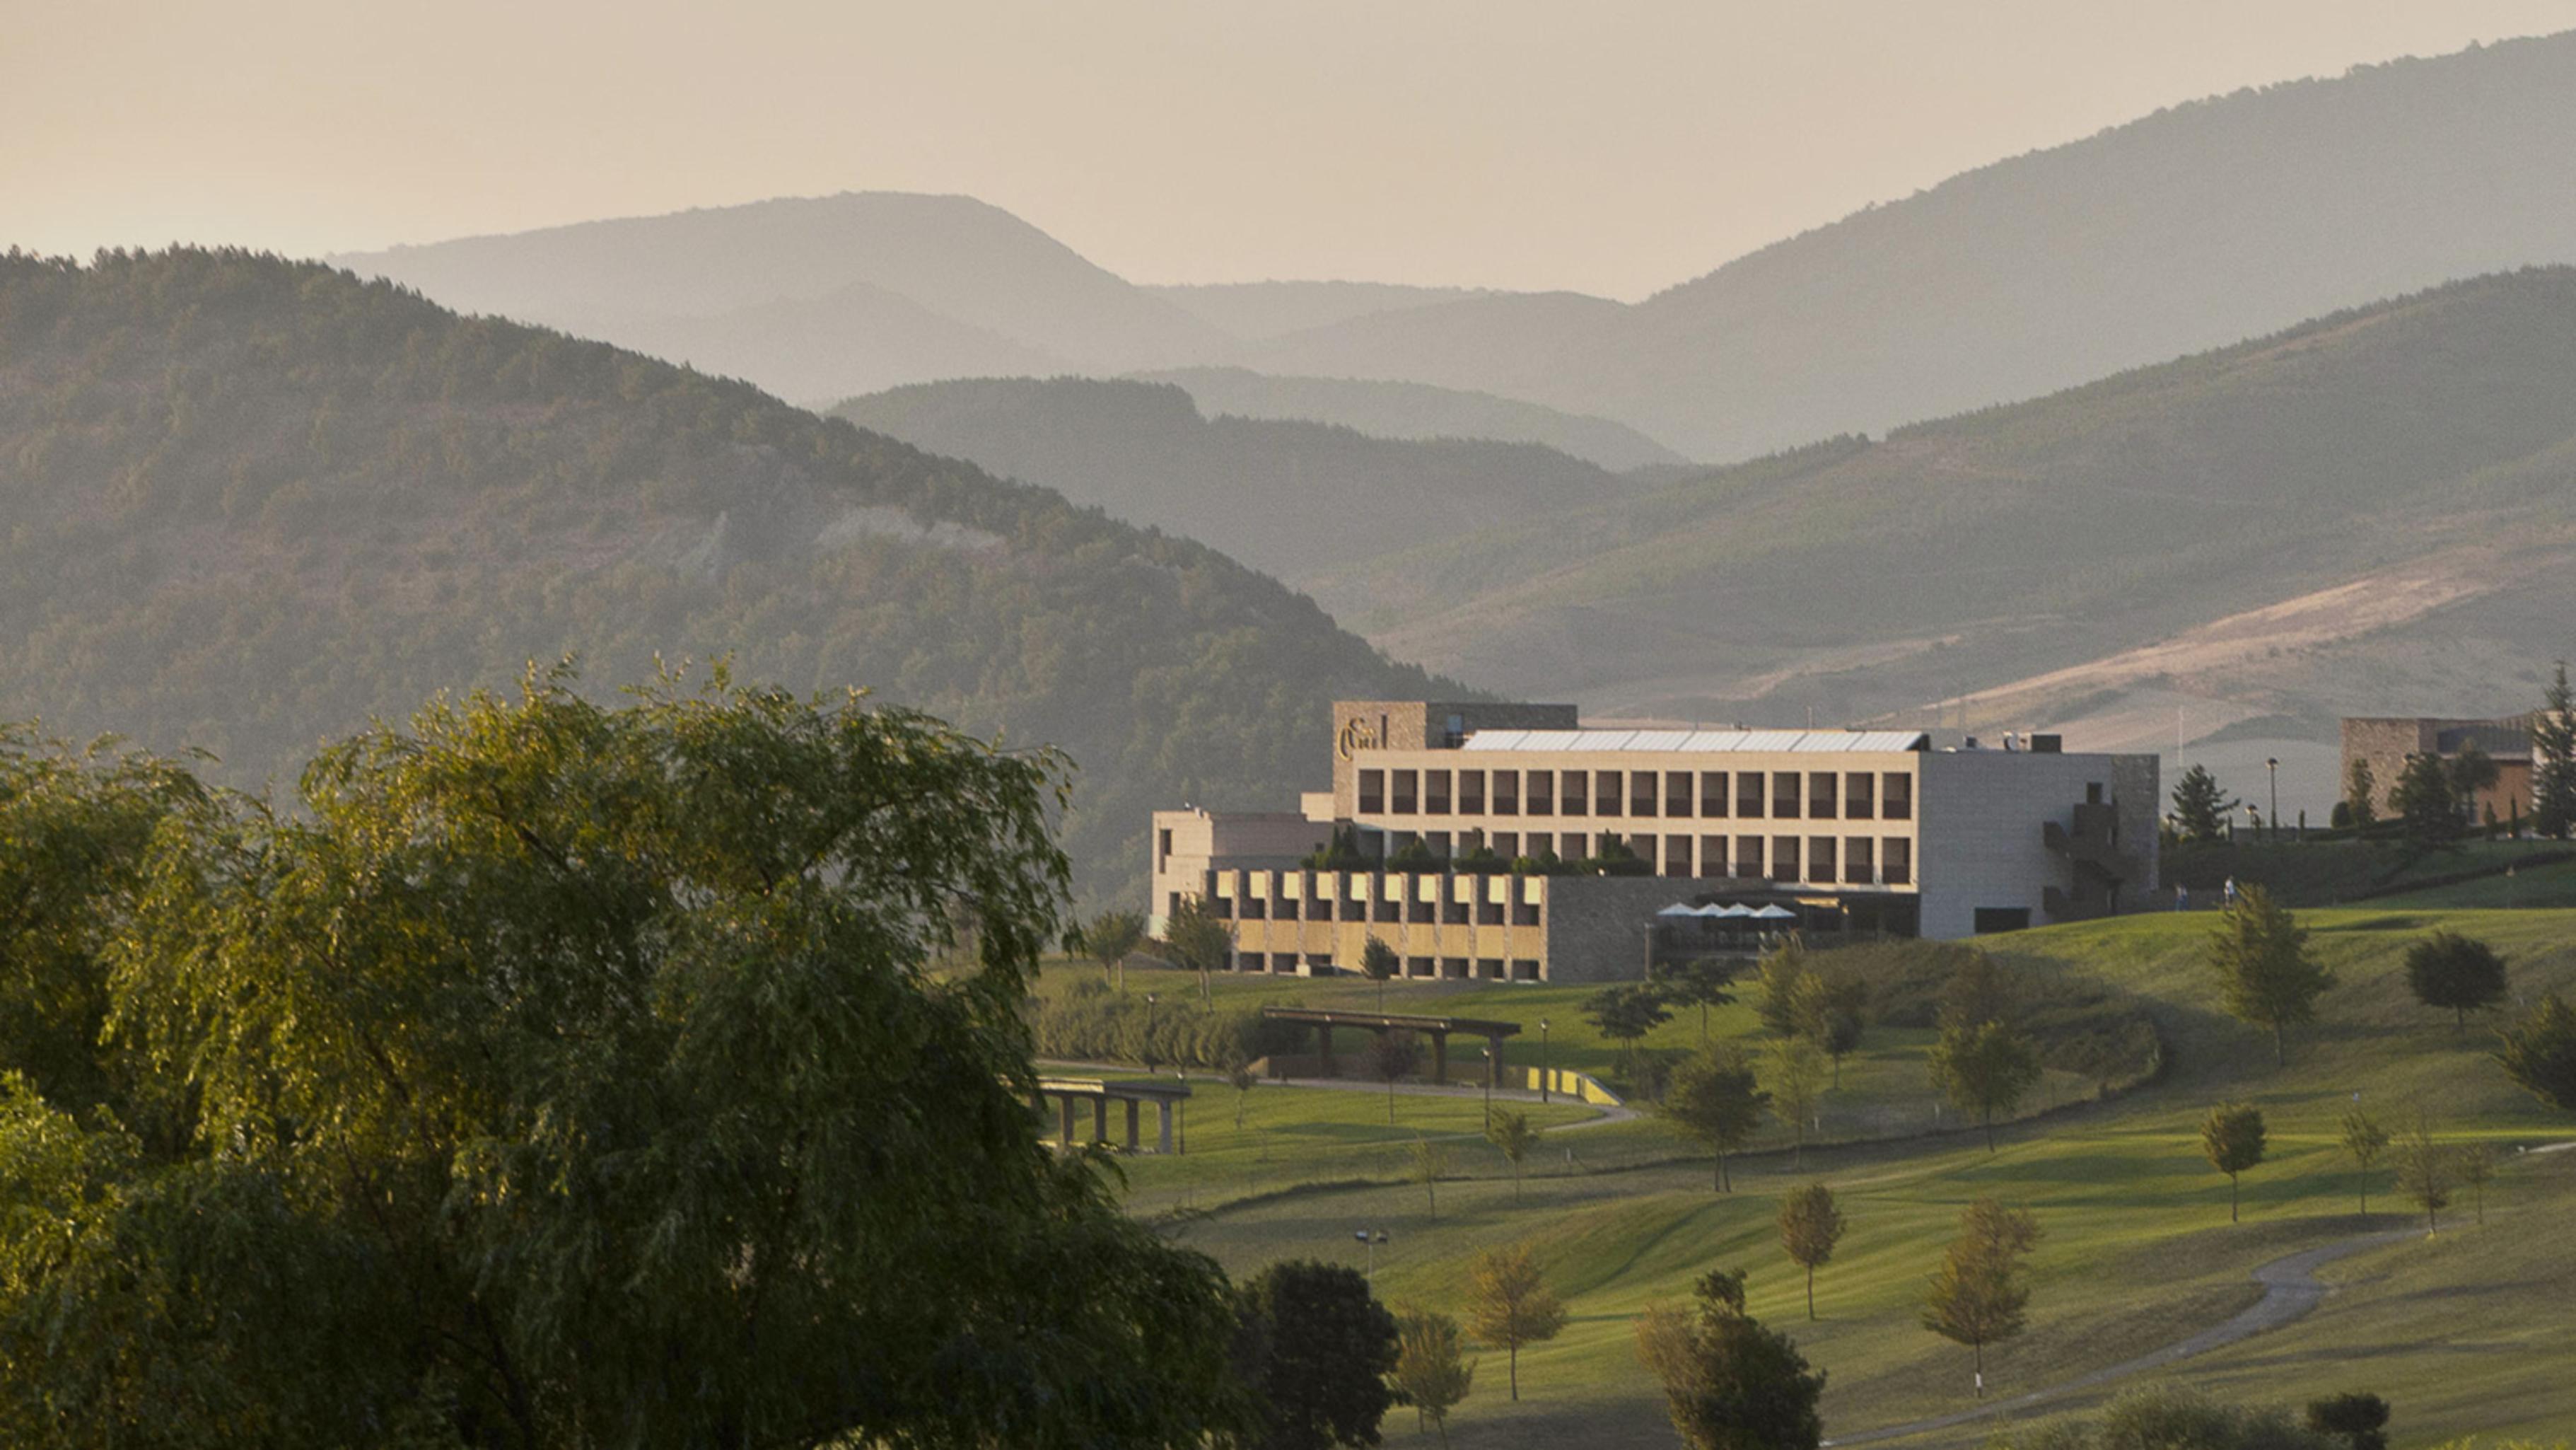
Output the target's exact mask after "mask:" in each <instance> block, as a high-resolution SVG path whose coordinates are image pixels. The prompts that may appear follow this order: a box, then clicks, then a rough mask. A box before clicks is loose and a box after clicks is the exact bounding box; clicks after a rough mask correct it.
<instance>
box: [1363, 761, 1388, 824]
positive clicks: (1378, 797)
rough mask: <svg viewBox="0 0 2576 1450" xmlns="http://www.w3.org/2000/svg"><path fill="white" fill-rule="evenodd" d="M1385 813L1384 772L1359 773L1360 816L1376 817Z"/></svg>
mask: <svg viewBox="0 0 2576 1450" xmlns="http://www.w3.org/2000/svg"><path fill="white" fill-rule="evenodd" d="M1385 813H1386V772H1385V771H1383V770H1363V771H1361V772H1360V814H1361V815H1364V816H1376V815H1384V814H1385Z"/></svg>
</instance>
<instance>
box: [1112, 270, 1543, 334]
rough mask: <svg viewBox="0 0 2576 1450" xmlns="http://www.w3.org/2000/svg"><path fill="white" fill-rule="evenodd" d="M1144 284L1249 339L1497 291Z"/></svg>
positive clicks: (1384, 285) (1385, 285)
mask: <svg viewBox="0 0 2576 1450" xmlns="http://www.w3.org/2000/svg"><path fill="white" fill-rule="evenodd" d="M1145 290H1146V291H1148V292H1150V293H1152V294H1154V295H1155V296H1157V297H1160V298H1162V299H1163V300H1164V301H1166V302H1170V303H1172V304H1173V305H1175V306H1177V307H1179V308H1180V309H1181V310H1182V311H1184V312H1187V313H1189V314H1190V315H1192V316H1194V317H1196V318H1198V319H1199V320H1200V321H1202V322H1205V323H1207V324H1208V325H1209V326H1211V327H1214V328H1216V329H1217V330H1218V331H1220V332H1223V333H1225V334H1226V335H1227V336H1229V337H1237V338H1241V339H1243V340H1245V341H1247V342H1257V341H1260V340H1261V339H1263V338H1271V337H1279V336H1282V335H1284V334H1287V333H1291V332H1303V331H1305V330H1306V329H1307V328H1310V327H1325V326H1329V325H1330V324H1333V323H1336V322H1348V321H1350V320H1351V319H1353V318H1357V317H1367V316H1370V315H1371V314H1373V313H1379V312H1399V311H1402V310H1403V309H1405V308H1407V307H1425V306H1429V305H1430V304H1432V303H1435V302H1455V301H1457V300H1459V299H1461V298H1466V297H1486V296H1492V295H1494V294H1493V293H1491V292H1489V291H1487V290H1486V289H1484V288H1479V287H1408V286H1405V285H1404V284H1402V283H1398V282H1206V283H1196V284H1191V285H1163V286H1154V285H1148V286H1147V287H1146V288H1145Z"/></svg>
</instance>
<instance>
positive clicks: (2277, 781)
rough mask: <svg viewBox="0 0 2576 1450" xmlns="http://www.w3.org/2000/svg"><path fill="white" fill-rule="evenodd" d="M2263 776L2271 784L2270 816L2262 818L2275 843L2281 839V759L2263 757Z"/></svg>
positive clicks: (2277, 757) (2274, 756) (2273, 756)
mask: <svg viewBox="0 0 2576 1450" xmlns="http://www.w3.org/2000/svg"><path fill="white" fill-rule="evenodd" d="M2263 774H2264V775H2265V776H2267V777H2268V778H2269V779H2270V781H2271V784H2272V814H2271V815H2269V816H2267V817H2265V818H2264V827H2265V829H2267V830H2269V831H2270V832H2271V839H2272V840H2275V841H2277V840H2279V839H2281V757H2279V756H2277V755H2267V756H2265V757H2263Z"/></svg>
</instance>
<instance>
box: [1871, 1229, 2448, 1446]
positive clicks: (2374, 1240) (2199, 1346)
mask: <svg viewBox="0 0 2576 1450" xmlns="http://www.w3.org/2000/svg"><path fill="white" fill-rule="evenodd" d="M2413 1237H2415V1230H2413V1229H2411V1228H2405V1229H2387V1230H2382V1231H2380V1232H2378V1233H2367V1234H2362V1235H2361V1236H2359V1237H2357V1238H2349V1239H2344V1240H2341V1241H2339V1242H2336V1243H2331V1244H2327V1245H2326V1246H2325V1247H2323V1248H2316V1249H2305V1250H2302V1251H2300V1252H2298V1253H2295V1254H2292V1255H2290V1256H2289V1257H2287V1258H2282V1259H2274V1260H2273V1261H2272V1262H2270V1263H2268V1264H2265V1265H2264V1266H2263V1267H2261V1268H2259V1269H2256V1270H2255V1271H2254V1282H2255V1283H2257V1284H2260V1285H2262V1286H2263V1297H2262V1298H2260V1299H2257V1300H2255V1301H2254V1303H2253V1305H2252V1306H2251V1307H2249V1308H2247V1309H2246V1310H2245V1311H2244V1312H2242V1313H2240V1314H2238V1315H2237V1316H2236V1317H2235V1318H2233V1319H2229V1320H2226V1321H2225V1322H2223V1323H2219V1324H2214V1325H2212V1326H2210V1327H2209V1328H2207V1329H2204V1330H2202V1331H2200V1332H2199V1333H2198V1334H2194V1335H2191V1336H2189V1337H2187V1338H2184V1339H2178V1340H2175V1341H2174V1342H2173V1343H2171V1344H2168V1345H2166V1346H2165V1347H2164V1348H2162V1349H2158V1350H2153V1351H2151V1352H2149V1353H2146V1354H2142V1355H2139V1356H2138V1357H2137V1358H2135V1359H2130V1360H2123V1361H2121V1362H2120V1363H2118V1364H2115V1365H2112V1366H2110V1367H2109V1368H2107V1369H2097V1370H2095V1371H2093V1372H2092V1373H2091V1374H2086V1375H2078V1376H2076V1377H2075V1378H2073V1379H2071V1380H2067V1381H2065V1382H2064V1383H2062V1384H2055V1385H2051V1386H2049V1387H2048V1388H2047V1389H2044V1390H2033V1391H2031V1392H2030V1393H2029V1394H2026V1395H2016V1396H2014V1397H2013V1398H2011V1399H2009V1400H1996V1401H1995V1402H1993V1403H1992V1404H1985V1405H1978V1406H1976V1407H1975V1408H1973V1409H1967V1410H1960V1411H1957V1412H1955V1413H1952V1414H1947V1415H1935V1416H1933V1417H1932V1418H1930V1419H1927V1420H1915V1421H1912V1422H1911V1423H1908V1424H1903V1425H1890V1426H1888V1427H1887V1428H1885V1429H1883V1430H1867V1431H1863V1432H1862V1433H1860V1434H1858V1435H1844V1436H1840V1437H1837V1438H1835V1439H1831V1440H1827V1441H1825V1442H1824V1443H1825V1444H1827V1445H1868V1444H1872V1443H1874V1442H1876V1441H1880V1440H1897V1439H1902V1438H1904V1437H1905V1436H1908V1435H1921V1434H1924V1433H1926V1432H1928V1431H1932V1430H1946V1429H1949V1428H1950V1427H1951V1426H1953V1425H1964V1424H1967V1423H1969V1422H1970V1421H1972V1420H1982V1419H1985V1418H1986V1417H1988V1416H1990V1415H2000V1414H2004V1413H2005V1412H2007V1411H2011V1410H2024V1409H2029V1408H2030V1407H2032V1406H2034V1405H2044V1404H2046V1403H2048V1402H2049V1401H2051V1400H2057V1399H2063V1398H2065V1397H2066V1396H2068V1395H2072V1394H2077V1393H2080V1392H2082V1391H2084V1390H2089V1389H2092V1388H2094V1387H2095V1386H2097V1385H2104V1384H2109V1383H2110V1382H2111V1381H2113V1380H2120V1379H2126V1378H2128V1377H2129V1376H2131V1375H2134V1374H2143V1373H2145V1372H2146V1371H2148V1370H2151V1369H2162V1368H2163V1367H2164V1366H2166V1365H2169V1364H2172V1363H2174V1362H2175V1361H2177V1360H2184V1359H2189V1358H2191V1357H2192V1356H2193V1355H2196V1354H2205V1353H2207V1352H2209V1351H2210V1350H2213V1349H2216V1348H2218V1347H2219V1346H2220V1345H2225V1344H2234V1343H2235V1342H2236V1341H2238V1340H2240V1339H2247V1338H2251V1337H2252V1336H2254V1335H2257V1334H2260V1333H2262V1332H2263V1331H2264V1330H2266V1329H2278V1328H2280V1327H2281V1326H2282V1325H2284V1324H2287V1323H2289V1322H2290V1321H2291V1320H2294V1319H2297V1318H2299V1317H2300V1316H2302V1315H2304V1314H2306V1313H2307V1312H2308V1311H2309V1310H2311V1309H2314V1308H2316V1307H2317V1303H2318V1301H2319V1300H2322V1299H2323V1298H2325V1296H2326V1286H2325V1285H2323V1284H2320V1283H2318V1282H2317V1277H2316V1271H2317V1268H2318V1267H2319V1266H2320V1265H2323V1264H2328V1263H2331V1262H2333V1261H2334V1260H2336V1259H2340V1258H2342V1257H2344V1256H2345V1255H2347V1254H2357V1253H2360V1252H2361V1251H2362V1250H2364V1249H2375V1248H2377V1247H2379V1246H2380V1245H2382V1244H2393V1243H2395V1242H2397V1241H2398V1240H2400V1239H2407V1238H2413Z"/></svg>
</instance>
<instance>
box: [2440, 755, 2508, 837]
mask: <svg viewBox="0 0 2576 1450" xmlns="http://www.w3.org/2000/svg"><path fill="white" fill-rule="evenodd" d="M2443 767H2444V769H2446V770H2447V771H2448V772H2449V774H2450V777H2451V808H2452V809H2453V810H2455V811H2457V812H2458V813H2459V815H2460V818H2461V819H2462V820H2467V819H2469V818H2470V817H2471V816H2472V815H2473V814H2474V813H2475V811H2476V810H2477V805H2478V793H2479V792H2480V791H2487V790H2493V789H2495V783H2496V781H2497V780H2499V779H2501V778H2502V776H2503V771H2502V770H2501V769H2500V768H2499V767H2498V766H2497V765H2496V763H2495V757H2494V756H2491V755H2489V754H2487V753H2486V752H2485V751H2483V750H2480V749H2479V748H2477V747H2476V746H2474V745H2470V746H2465V747H2463V748H2462V749H2461V751H2460V753H2459V754H2457V755H2454V756H2452V757H2451V758H2450V759H2449V760H2447V761H2444V762H2443ZM2487 819H2488V820H2489V821H2490V822H2492V821H2493V820H2494V819H2495V812H2494V811H2493V810H2492V809H2490V810H2489V811H2488V812H2487Z"/></svg>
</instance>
